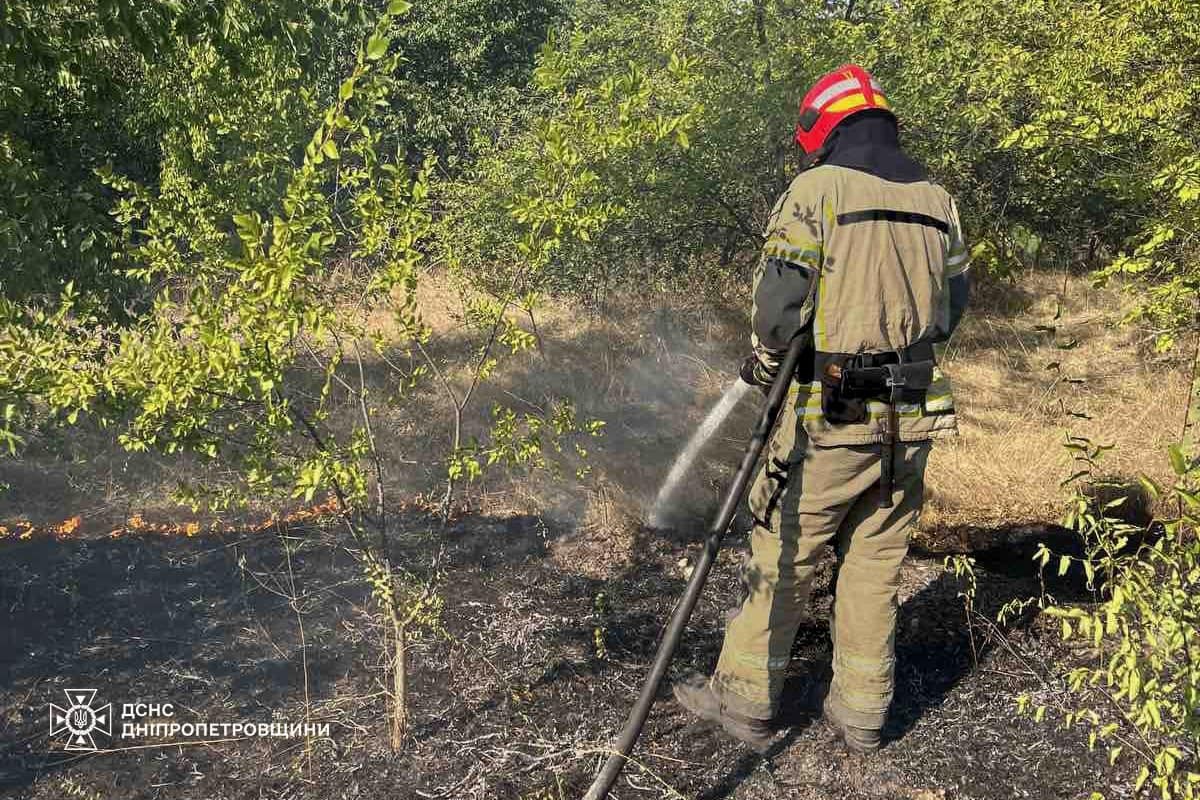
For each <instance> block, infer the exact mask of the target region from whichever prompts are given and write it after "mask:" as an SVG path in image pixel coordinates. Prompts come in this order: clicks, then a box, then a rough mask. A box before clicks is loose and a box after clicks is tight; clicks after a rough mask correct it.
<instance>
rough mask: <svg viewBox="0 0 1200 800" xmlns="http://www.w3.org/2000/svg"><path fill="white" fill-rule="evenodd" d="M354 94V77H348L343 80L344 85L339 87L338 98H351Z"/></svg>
mask: <svg viewBox="0 0 1200 800" xmlns="http://www.w3.org/2000/svg"><path fill="white" fill-rule="evenodd" d="M353 96H354V78H346V80H344V81H342V85H341V86H340V87H338V98H339V99H341V100H349V99H350V98H351V97H353Z"/></svg>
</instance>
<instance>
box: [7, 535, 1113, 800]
mask: <svg viewBox="0 0 1200 800" xmlns="http://www.w3.org/2000/svg"><path fill="white" fill-rule="evenodd" d="M400 522H401V528H402V529H403V530H405V531H408V533H405V534H403V535H401V536H400V537H399V538H398V551H397V553H396V558H397V560H398V562H399V563H404V564H406V565H409V566H410V567H411V568H412V569H414V570H417V571H422V570H424V571H430V570H432V571H435V572H436V573H437V575H438V576H439V581H440V586H441V587H442V591H443V592H444V593H445V594H446V595H447V597H448V603H447V607H446V611H445V613H444V614H443V616H442V619H441V623H440V627H439V629H438V630H434V631H426V632H424V633H423V634H422V635H421V637H420V638H419V640H417V641H415V642H414V644H413V646H412V648H411V649H412V651H413V653H412V657H411V661H412V665H411V668H412V673H413V674H412V682H413V686H412V690H411V691H412V695H413V704H412V705H413V708H412V713H413V725H412V730H411V739H410V741H409V742H408V745H407V747H406V749H405V750H404V752H402V753H400V754H393V753H391V752H390V751H389V749H388V747H387V719H386V713H385V712H386V696H385V688H384V687H386V686H387V685H389V684H388V681H387V672H386V657H385V655H384V650H383V649H382V647H381V643H382V641H383V633H382V630H381V629H380V628H379V627H378V625H377V623H376V621H375V616H374V615H373V614H372V613H371V612H370V608H369V604H368V600H367V596H366V592H365V590H364V588H363V585H362V581H361V580H360V578H359V570H358V568H357V565H356V564H355V563H354V562H353V560H352V559H351V558H350V557H349V555H347V554H346V550H345V549H344V548H339V547H329V546H328V545H329V544H331V543H334V544H336V540H337V535H336V534H335V533H333V532H331V531H329V530H326V529H324V528H321V527H319V526H316V527H307V528H305V527H300V528H292V529H289V530H275V531H265V532H260V533H247V534H244V535H238V534H232V533H225V534H213V535H202V536H194V537H184V536H161V535H157V534H146V535H129V536H122V537H117V538H91V539H88V538H69V537H67V538H57V539H56V538H51V537H45V538H32V539H30V540H28V541H16V540H11V539H10V540H7V541H4V542H0V549H2V551H3V552H2V553H0V615H2V616H3V624H2V625H0V631H2V632H0V687H2V688H0V787H2V791H3V792H4V793H5V794H6V795H8V796H12V797H22V798H31V799H32V798H38V799H39V800H40V799H41V798H60V797H85V798H109V797H123V798H166V797H170V798H205V800H214V799H215V798H249V797H273V798H284V797H286V798H305V797H311V798H333V797H347V798H350V797H364V798H365V797H382V796H387V797H392V798H412V799H413V800H417V798H447V799H448V800H454V799H456V798H514V799H515V798H539V799H541V800H550V799H551V798H573V797H578V796H580V795H581V794H582V792H583V789H584V788H585V787H586V785H587V783H588V781H589V779H590V777H591V775H592V772H593V770H594V769H595V767H596V765H597V763H598V762H599V760H600V759H601V758H602V757H603V751H604V748H605V747H606V745H607V741H608V737H609V736H610V735H611V734H612V733H613V732H615V731H616V730H617V728H618V727H619V725H620V723H621V722H622V720H623V717H624V714H625V713H626V712H627V710H628V708H629V706H630V703H631V701H632V699H633V697H634V695H635V694H636V691H637V688H638V686H639V684H640V681H641V678H642V676H643V673H644V670H645V667H646V666H647V664H648V663H649V660H650V659H651V657H652V655H653V651H654V648H655V645H656V642H657V637H658V634H659V631H660V629H661V626H662V624H663V623H664V621H665V620H666V618H667V616H668V615H669V613H670V611H671V608H672V605H673V603H674V600H675V598H676V597H677V595H678V594H679V592H680V590H681V589H682V587H683V581H684V578H683V569H682V568H681V563H684V562H683V560H684V559H686V558H688V557H689V556H690V555H692V554H694V553H695V552H696V547H697V545H696V544H695V543H694V542H693V539H694V540H698V539H699V535H698V533H697V535H696V536H694V537H693V536H690V535H688V534H686V533H679V532H675V533H673V534H666V533H660V532H654V531H648V530H638V531H636V533H635V534H634V541H633V542H632V547H631V551H632V552H633V553H634V557H633V559H632V561H631V562H630V564H629V565H628V566H627V567H625V568H623V569H622V570H621V571H620V572H619V573H617V574H612V575H608V576H602V577H598V576H597V575H596V572H595V570H589V569H587V568H585V566H584V565H580V567H579V568H576V567H574V566H573V565H572V564H571V563H570V561H569V560H567V559H563V558H555V557H553V553H554V549H555V547H556V546H557V544H558V542H559V541H560V540H561V538H562V536H561V533H560V532H559V531H557V530H556V529H555V528H554V527H553V526H551V525H549V524H547V523H546V522H544V521H543V520H542V519H540V518H538V517H533V516H510V517H505V518H489V517H481V516H464V517H460V518H458V519H456V520H455V521H453V522H451V523H450V524H449V526H448V527H445V528H442V527H440V523H439V522H438V521H437V520H435V519H433V518H431V517H428V516H424V515H422V514H418V513H412V514H410V515H408V516H407V517H405V518H403V519H401V520H400ZM743 538H744V537H742V536H739V535H736V534H734V535H731V537H730V545H729V547H728V548H727V551H726V552H725V553H723V554H722V557H721V559H720V560H719V564H718V567H717V569H716V571H715V573H714V575H713V577H712V580H711V583H710V584H709V586H708V587H707V589H706V592H705V595H704V599H703V600H702V603H701V605H700V607H699V608H698V610H697V614H696V617H695V618H694V619H693V621H692V624H691V626H690V628H689V633H688V634H687V636H686V638H685V641H684V645H683V648H682V651H681V652H680V654H679V656H678V658H677V659H676V663H675V666H674V671H673V674H674V675H675V676H679V675H681V674H683V673H684V672H686V671H689V670H700V671H706V670H708V669H710V668H711V666H712V664H713V663H714V661H715V658H716V654H717V651H718V648H719V647H720V641H721V632H722V625H723V620H724V615H725V613H726V611H727V609H728V607H729V606H730V604H731V603H733V601H734V598H735V597H736V596H737V591H738V588H737V569H736V565H737V561H738V558H739V555H740V550H741V541H742V540H743ZM1025 563H1026V564H1028V567H1024V568H1017V567H1013V568H1011V569H992V568H989V567H981V568H980V570H979V575H978V596H977V598H976V608H977V611H978V612H979V614H980V615H981V616H982V617H986V618H988V619H994V615H995V611H996V610H997V609H998V608H999V607H1000V606H1001V605H1002V604H1003V603H1005V602H1006V601H1008V600H1010V599H1012V598H1017V597H1026V596H1029V595H1031V594H1033V593H1035V592H1037V591H1038V589H1039V584H1038V580H1037V577H1036V576H1035V575H1034V573H1033V565H1032V564H1031V563H1029V562H1025ZM831 564H832V559H830V561H829V562H828V563H827V564H826V565H825V566H824V568H823V569H822V571H821V573H820V576H819V578H818V581H817V586H816V589H815V591H814V597H813V604H812V608H813V614H812V619H811V620H810V622H808V623H807V624H806V625H805V626H803V627H802V629H801V631H800V635H799V636H798V638H797V642H796V648H795V652H794V656H795V657H794V661H793V668H794V675H793V679H792V680H791V682H790V685H789V690H788V697H789V698H798V697H800V696H801V695H802V694H803V689H804V687H805V685H806V683H807V682H808V681H809V680H810V679H811V678H812V676H814V675H817V674H819V673H820V672H821V671H822V669H823V667H824V665H825V664H826V663H827V661H828V658H829V651H830V645H829V638H828V632H827V621H828V613H829V605H830V596H829V583H830V573H831V569H832V568H831ZM960 588H961V587H960V586H959V585H958V583H957V581H956V580H955V579H954V578H953V576H951V575H948V574H947V573H946V572H945V571H944V570H943V568H942V565H941V561H940V559H938V558H930V557H920V556H917V557H914V558H912V559H910V561H909V563H908V564H907V565H906V567H905V573H904V586H903V590H902V603H903V605H902V608H901V614H900V622H899V628H898V632H897V679H898V687H897V694H896V701H895V705H894V708H893V713H892V717H891V721H890V723H889V726H888V729H887V731H886V737H887V744H886V746H885V748H884V749H883V750H882V751H881V752H880V753H878V754H875V755H872V756H869V757H859V756H853V755H850V754H849V753H847V752H846V751H845V750H844V749H842V748H841V747H840V746H839V745H838V744H837V743H836V742H835V741H834V739H833V738H832V736H831V735H830V734H829V733H828V732H827V731H826V729H825V728H824V727H823V725H822V724H821V723H820V721H819V720H814V719H813V718H812V717H811V716H810V715H808V714H807V713H806V712H805V711H804V710H803V709H802V708H800V707H799V705H798V701H796V700H794V699H793V701H792V702H791V703H790V704H789V707H788V708H787V710H786V712H785V714H784V718H783V720H781V730H780V733H779V738H778V741H777V743H776V745H775V747H774V749H773V751H772V752H771V753H769V754H768V755H767V756H766V757H760V756H758V755H755V754H753V753H752V752H751V751H749V750H748V749H746V748H744V747H742V746H741V745H740V744H738V743H737V742H735V741H732V740H730V739H728V738H726V737H725V736H724V735H723V734H722V733H721V732H720V731H718V730H715V729H714V728H712V727H711V726H708V725H706V724H703V723H698V722H696V721H695V720H693V719H690V718H688V717H687V716H686V715H685V714H684V713H683V712H682V711H681V709H680V708H679V707H678V706H677V705H676V704H675V703H674V702H673V701H672V700H671V699H670V696H669V689H668V688H667V687H664V689H663V691H662V693H661V695H660V701H659V703H658V704H657V705H656V707H655V709H654V711H653V713H652V716H651V719H650V721H649V723H648V726H647V729H646V731H645V733H644V735H643V737H642V740H641V742H640V744H639V746H638V749H637V751H636V762H635V763H632V764H630V765H629V767H628V768H627V769H626V773H625V776H624V777H623V778H622V780H621V782H620V783H619V784H618V788H617V789H616V790H615V792H614V795H613V796H614V798H620V799H621V800H629V798H638V797H646V798H657V797H686V798H702V799H703V800H716V799H717V798H744V799H746V800H749V799H750V798H768V797H770V798H777V797H787V798H797V799H799V798H805V799H807V798H814V799H815V798H838V799H839V800H844V799H845V798H915V799H920V800H929V799H932V798H979V800H985V799H987V800H990V799H992V798H1023V797H1029V798H1077V797H1086V796H1087V795H1088V794H1089V793H1090V791H1091V790H1093V789H1102V790H1104V791H1105V792H1106V794H1107V796H1108V797H1120V796H1122V791H1121V790H1120V789H1119V788H1118V778H1119V777H1120V776H1118V775H1117V774H1115V773H1113V772H1111V771H1110V770H1109V768H1108V767H1107V766H1106V765H1105V763H1104V760H1103V759H1102V758H1101V757H1100V755H1099V754H1090V753H1089V752H1088V750H1087V747H1086V744H1085V742H1084V740H1083V736H1082V735H1079V734H1077V733H1076V732H1070V731H1066V732H1064V731H1061V730H1060V729H1059V728H1057V727H1056V726H1054V725H1053V724H1045V723H1043V724H1037V723H1034V722H1032V721H1030V720H1028V719H1025V718H1022V717H1018V716H1017V714H1016V711H1015V697H1016V696H1017V695H1018V694H1019V693H1021V692H1031V693H1033V694H1034V695H1035V696H1038V695H1039V694H1046V695H1049V694H1050V685H1049V684H1047V683H1046V682H1045V680H1046V678H1047V676H1048V675H1049V672H1048V671H1047V668H1048V667H1049V666H1050V665H1053V664H1056V663H1061V662H1062V661H1064V660H1071V659H1073V658H1077V657H1078V654H1077V653H1073V652H1072V651H1070V650H1067V649H1064V645H1063V644H1062V643H1061V642H1060V641H1059V639H1058V636H1057V633H1056V632H1055V631H1054V630H1050V629H1045V630H1044V629H1043V627H1042V624H1041V621H1040V620H1039V619H1038V618H1036V617H1033V616H1026V617H1023V618H1020V619H1017V620H1015V621H1013V622H1012V623H1011V624H1010V625H1009V627H1008V628H1006V629H1004V630H1002V631H1001V630H1000V629H998V628H995V627H993V626H991V625H988V624H983V623H982V622H980V623H978V624H977V625H975V626H974V627H973V628H969V627H968V624H967V620H966V615H965V613H964V607H963V603H962V600H961V599H960V598H959V597H958V593H959V591H960ZM1056 588H1057V590H1058V591H1060V592H1067V593H1070V592H1072V591H1075V590H1074V589H1073V588H1072V587H1069V586H1062V587H1056ZM1076 599H1079V600H1086V598H1084V597H1082V596H1077V597H1076ZM78 687H88V688H95V689H97V690H98V697H97V699H98V700H99V701H100V702H111V703H113V704H114V709H118V710H119V709H120V708H121V705H122V704H124V703H136V702H143V703H155V702H157V703H170V704H172V710H173V716H172V717H170V718H169V719H167V718H162V719H159V720H156V721H159V722H179V723H187V722H192V723H195V722H201V721H204V722H209V723H220V722H271V721H276V722H285V723H289V724H291V723H303V722H312V723H321V724H324V723H328V724H329V726H330V732H329V735H328V736H327V737H319V738H309V739H304V738H295V739H288V738H271V737H266V738H258V737H251V738H239V739H237V740H232V741H213V740H212V739H213V737H208V739H209V740H208V741H196V740H180V739H175V740H171V739H168V738H155V737H138V738H126V739H122V738H121V737H120V736H119V733H120V730H119V728H120V723H121V722H122V720H120V718H119V717H118V720H117V729H116V730H114V734H117V735H114V736H113V737H106V736H103V735H99V734H98V735H97V737H96V738H97V746H98V747H99V751H98V752H96V753H71V752H64V751H63V750H62V743H61V741H59V740H58V739H57V738H52V737H50V736H49V735H48V726H47V719H48V705H49V704H50V703H59V704H62V703H63V702H64V698H63V690H64V689H67V688H78ZM118 713H119V712H118ZM139 721H140V722H145V721H146V720H139ZM218 738H219V737H218Z"/></svg>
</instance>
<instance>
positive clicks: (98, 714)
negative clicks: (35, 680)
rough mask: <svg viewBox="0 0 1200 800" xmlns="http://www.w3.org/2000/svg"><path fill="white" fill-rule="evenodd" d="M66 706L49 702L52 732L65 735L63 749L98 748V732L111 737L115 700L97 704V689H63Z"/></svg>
mask: <svg viewBox="0 0 1200 800" xmlns="http://www.w3.org/2000/svg"><path fill="white" fill-rule="evenodd" d="M63 694H65V695H66V696H67V702H68V705H67V707H66V708H62V707H61V706H58V705H55V704H54V703H51V704H50V735H51V736H58V735H59V734H66V736H67V743H66V746H65V747H64V748H63V749H64V750H87V751H90V750H95V749H96V740H95V739H94V738H92V734H93V733H94V732H96V731H99V732H100V733H103V734H104V735H105V736H112V703H105V704H104V705H102V706H97V705H94V703H95V701H96V690H95V689H64V690H63Z"/></svg>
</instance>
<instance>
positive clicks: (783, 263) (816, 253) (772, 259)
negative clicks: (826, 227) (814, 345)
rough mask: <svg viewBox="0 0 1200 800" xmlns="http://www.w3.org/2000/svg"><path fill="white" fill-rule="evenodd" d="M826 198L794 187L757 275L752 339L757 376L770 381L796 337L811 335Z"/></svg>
mask: <svg viewBox="0 0 1200 800" xmlns="http://www.w3.org/2000/svg"><path fill="white" fill-rule="evenodd" d="M820 209H821V198H820V197H817V196H813V195H812V193H811V192H807V193H806V192H805V191H804V189H803V182H802V178H801V179H797V180H796V181H794V182H793V183H792V186H791V187H790V188H789V189H788V191H786V192H784V194H783V196H782V197H780V198H779V200H778V201H777V202H776V204H775V208H774V210H773V211H772V213H771V217H770V219H769V220H768V223H767V241H766V244H765V245H764V246H763V253H762V257H761V258H760V259H759V262H758V266H757V267H756V268H755V271H754V308H753V311H752V313H751V328H752V331H751V337H750V341H751V344H752V345H753V347H754V354H755V356H757V358H758V369H757V370H756V376H757V377H759V378H761V379H763V381H764V382H767V381H769V380H771V379H773V378H774V377H775V375H776V374H777V373H778V372H779V366H780V364H781V362H782V361H783V357H784V355H785V354H786V353H787V349H788V345H790V344H791V342H792V339H793V338H795V337H796V336H797V335H801V336H804V335H807V336H810V337H811V336H812V319H813V304H814V300H815V291H816V284H817V278H818V276H819V275H820V270H821V257H822V228H821V217H820Z"/></svg>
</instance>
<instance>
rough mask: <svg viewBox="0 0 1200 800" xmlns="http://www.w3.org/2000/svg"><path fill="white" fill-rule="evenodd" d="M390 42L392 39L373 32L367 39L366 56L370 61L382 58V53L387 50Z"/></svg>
mask: <svg viewBox="0 0 1200 800" xmlns="http://www.w3.org/2000/svg"><path fill="white" fill-rule="evenodd" d="M391 43H392V40H391V39H389V38H387V37H386V36H380V35H378V34H375V35H374V36H372V37H371V38H370V39H368V40H367V58H369V59H371V60H372V61H378V60H379V59H381V58H383V55H384V53H386V52H387V49H388V45H390V44H391Z"/></svg>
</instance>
